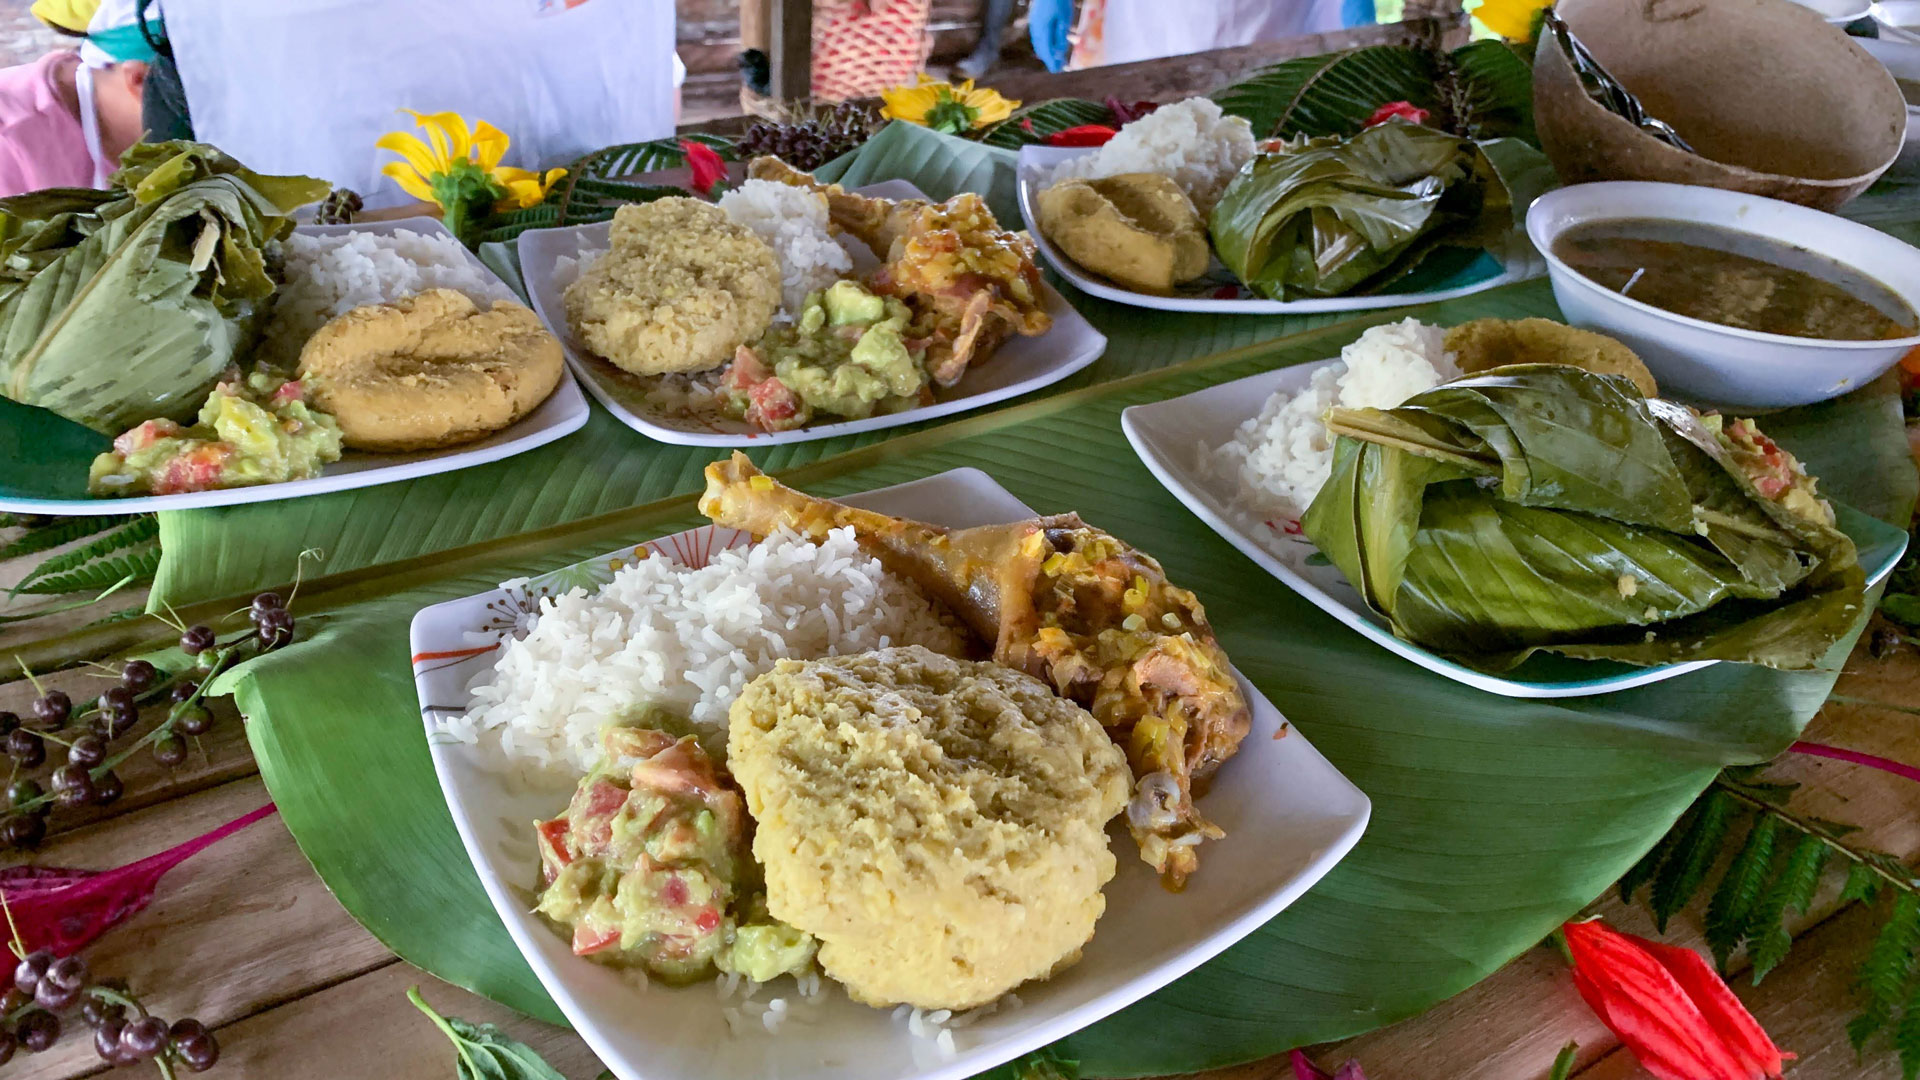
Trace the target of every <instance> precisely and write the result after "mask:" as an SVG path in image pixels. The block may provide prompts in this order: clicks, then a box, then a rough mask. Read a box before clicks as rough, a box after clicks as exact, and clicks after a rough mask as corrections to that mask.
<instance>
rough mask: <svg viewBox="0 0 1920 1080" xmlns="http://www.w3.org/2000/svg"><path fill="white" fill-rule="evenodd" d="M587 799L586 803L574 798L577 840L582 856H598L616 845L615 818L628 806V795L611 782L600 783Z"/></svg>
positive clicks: (601, 781) (575, 836) (595, 783)
mask: <svg viewBox="0 0 1920 1080" xmlns="http://www.w3.org/2000/svg"><path fill="white" fill-rule="evenodd" d="M586 795H587V797H586V801H585V802H584V803H582V802H581V800H580V797H579V796H578V795H576V796H574V805H573V807H572V809H573V811H574V827H573V836H574V841H575V846H577V847H578V848H579V849H580V851H581V853H582V854H585V855H598V854H600V853H602V852H604V851H605V850H606V848H607V845H608V844H611V843H612V842H613V817H614V815H615V814H618V813H619V812H620V808H621V807H623V806H625V805H626V804H627V791H626V789H625V788H623V787H621V786H620V785H618V784H615V783H613V782H611V781H607V780H597V781H595V782H594V784H593V786H592V787H590V788H589V789H588V790H587V793H586Z"/></svg>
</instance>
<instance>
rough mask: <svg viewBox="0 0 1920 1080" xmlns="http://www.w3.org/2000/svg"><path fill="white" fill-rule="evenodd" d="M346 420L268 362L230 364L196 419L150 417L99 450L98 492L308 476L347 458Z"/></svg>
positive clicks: (94, 484)
mask: <svg viewBox="0 0 1920 1080" xmlns="http://www.w3.org/2000/svg"><path fill="white" fill-rule="evenodd" d="M340 447H341V433H340V425H339V423H338V422H337V421H335V420H334V418H333V417H332V416H329V415H328V414H326V413H324V412H321V411H320V410H318V409H316V408H314V407H313V406H312V404H311V403H310V402H309V400H308V397H307V391H306V387H305V386H303V385H302V384H301V383H300V382H299V381H298V380H292V379H288V378H286V377H285V376H284V375H278V374H275V373H273V372H271V371H269V370H267V369H265V368H262V369H259V370H257V371H254V372H253V373H252V374H249V375H247V376H246V377H244V378H242V377H241V375H240V373H239V371H238V370H237V369H234V370H230V371H228V372H227V376H226V378H224V379H222V380H221V381H220V383H219V384H218V385H216V386H215V387H214V388H213V393H211V394H209V395H207V401H206V404H204V405H202V406H201V407H200V414H199V416H198V417H197V418H196V421H195V423H194V424H193V425H192V426H183V425H181V424H178V423H175V422H174V421H172V420H166V419H159V420H148V421H146V422H144V423H141V424H137V425H135V426H134V427H133V428H131V429H129V430H128V431H126V432H125V433H123V434H121V435H120V436H118V437H117V438H115V439H114V440H113V449H111V450H109V451H107V452H106V453H103V454H101V455H99V456H98V457H96V458H94V460H93V466H92V468H91V469H90V470H89V471H88V476H87V490H88V491H90V492H91V493H93V494H95V495H173V494H178V493H180V492H186V491H212V490H214V489H217V488H231V487H245V486H248V485H252V484H277V483H282V482H284V481H288V480H305V479H308V478H310V477H314V476H318V475H320V470H321V469H322V468H324V467H325V466H327V465H328V464H330V463H332V462H335V461H339V460H340Z"/></svg>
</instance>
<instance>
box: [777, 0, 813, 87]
mask: <svg viewBox="0 0 1920 1080" xmlns="http://www.w3.org/2000/svg"><path fill="white" fill-rule="evenodd" d="M769 6H770V7H771V8H772V11H771V15H772V18H771V20H770V21H771V23H772V25H771V26H769V27H768V33H767V39H768V40H767V59H768V60H769V61H770V62H771V66H772V77H771V79H770V80H769V82H770V83H771V84H772V85H771V89H772V90H773V96H774V97H775V98H776V99H778V100H780V101H799V100H801V99H803V98H806V97H809V96H811V95H812V93H813V0H770V5H769Z"/></svg>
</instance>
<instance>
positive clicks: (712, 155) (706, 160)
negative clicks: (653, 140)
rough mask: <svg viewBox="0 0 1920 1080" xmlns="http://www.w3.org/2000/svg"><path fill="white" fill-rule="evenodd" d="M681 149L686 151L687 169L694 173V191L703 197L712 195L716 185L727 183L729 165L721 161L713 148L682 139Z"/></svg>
mask: <svg viewBox="0 0 1920 1080" xmlns="http://www.w3.org/2000/svg"><path fill="white" fill-rule="evenodd" d="M680 149H682V150H684V151H686V154H687V168H688V169H690V170H692V172H693V190H695V191H697V192H699V193H700V194H702V195H712V194H713V193H714V191H713V189H714V187H715V186H716V185H720V184H724V183H725V182H726V179H727V163H726V162H724V161H722V160H720V155H719V154H718V153H716V152H715V151H714V149H713V147H711V146H708V145H707V144H705V143H697V142H694V141H693V140H692V139H681V140H680Z"/></svg>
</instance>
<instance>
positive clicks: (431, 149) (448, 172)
mask: <svg viewBox="0 0 1920 1080" xmlns="http://www.w3.org/2000/svg"><path fill="white" fill-rule="evenodd" d="M403 111H404V112H406V113H407V114H408V115H410V116H412V117H413V121H414V124H415V126H417V127H419V128H420V129H421V130H423V131H425V132H426V138H425V139H422V138H421V137H420V136H418V135H415V134H413V133H412V132H410V131H390V132H388V133H387V134H385V135H382V136H380V139H379V141H377V142H375V143H374V146H376V147H378V148H379V149H381V150H389V151H392V152H393V153H395V154H398V155H399V156H400V160H399V161H389V162H387V163H386V165H384V166H382V167H381V169H380V171H381V172H382V173H383V174H385V175H387V176H390V177H392V178H393V181H394V182H395V183H397V184H399V185H400V189H401V190H402V191H405V192H406V193H407V194H409V195H412V196H413V197H414V198H416V199H425V200H427V201H429V202H432V203H435V204H438V205H439V207H440V209H441V211H442V213H443V215H444V216H445V218H446V222H447V227H448V228H450V229H452V230H453V231H454V233H455V234H456V235H459V236H461V237H462V238H464V237H465V235H466V230H467V228H468V226H470V225H471V224H473V223H474V222H475V221H477V220H478V219H479V218H481V217H484V216H486V214H487V212H488V211H490V210H492V211H504V210H516V209H525V208H526V207H529V206H536V205H538V204H539V203H540V201H541V200H542V199H544V198H546V196H547V191H548V190H549V189H550V188H552V187H553V185H554V182H555V181H557V180H559V179H560V178H561V177H562V176H565V175H566V174H567V170H565V169H548V170H547V171H546V172H545V173H544V174H542V173H535V172H530V171H528V170H526V169H516V168H514V167H512V166H510V165H502V164H500V159H501V158H503V157H505V156H506V154H507V147H508V145H509V141H508V139H507V135H506V133H505V132H503V131H501V130H500V129H499V128H497V127H494V126H493V125H492V124H489V123H487V122H486V121H485V120H481V121H479V122H477V123H475V124H473V125H472V126H471V127H469V126H468V124H467V121H466V118H465V117H462V116H461V115H460V114H459V113H454V112H437V113H418V112H414V111H413V110H412V109H406V110H403Z"/></svg>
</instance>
